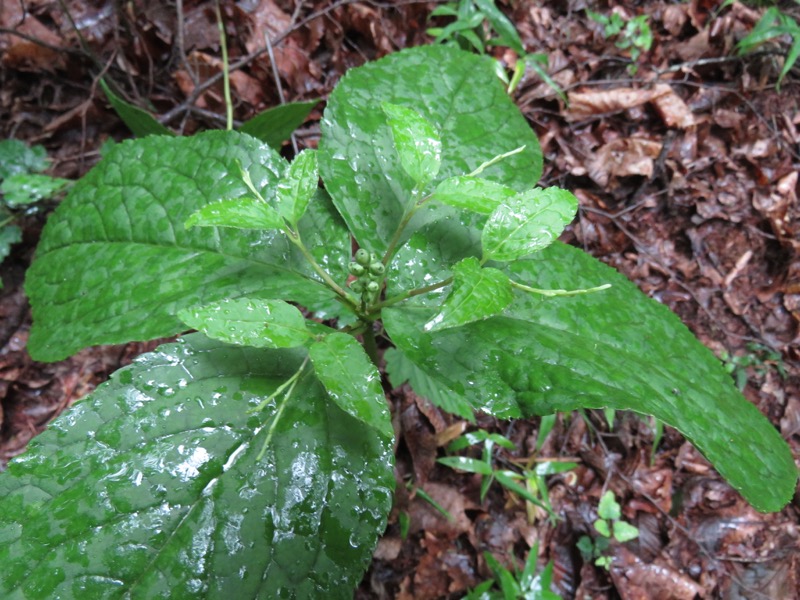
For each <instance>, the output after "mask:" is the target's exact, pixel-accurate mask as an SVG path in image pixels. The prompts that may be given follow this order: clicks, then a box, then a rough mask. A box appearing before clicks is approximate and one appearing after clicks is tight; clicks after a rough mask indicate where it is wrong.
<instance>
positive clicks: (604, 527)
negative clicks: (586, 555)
mask: <svg viewBox="0 0 800 600" xmlns="http://www.w3.org/2000/svg"><path fill="white" fill-rule="evenodd" d="M594 528H595V530H596V531H597V533H599V534H600V535H602V536H603V537H611V528H610V527H609V525H608V521H605V520H603V519H598V520H597V521H595V522H594Z"/></svg>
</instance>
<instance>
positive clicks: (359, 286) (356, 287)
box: [350, 279, 364, 294]
mask: <svg viewBox="0 0 800 600" xmlns="http://www.w3.org/2000/svg"><path fill="white" fill-rule="evenodd" d="M350 289H351V290H353V291H354V292H355V293H356V294H360V293H362V292H363V291H364V282H363V281H361V280H360V279H356V280H355V281H354V282H353V283H351V284H350Z"/></svg>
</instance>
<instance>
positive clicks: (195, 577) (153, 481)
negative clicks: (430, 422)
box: [0, 335, 394, 600]
mask: <svg viewBox="0 0 800 600" xmlns="http://www.w3.org/2000/svg"><path fill="white" fill-rule="evenodd" d="M304 354H305V351H304V350H300V349H297V350H263V349H254V348H244V347H232V346H229V345H226V344H222V343H220V342H214V341H211V340H208V339H207V338H204V337H203V336H201V335H192V336H188V337H186V338H184V339H183V340H181V341H180V342H178V343H176V344H169V345H165V346H161V347H160V348H159V349H158V350H157V351H155V352H153V353H151V354H146V355H143V356H142V357H140V358H138V359H137V361H136V363H135V364H134V365H132V366H130V367H127V368H125V369H123V370H120V371H118V372H117V373H116V374H115V375H114V376H113V377H112V379H111V381H110V382H108V383H106V384H104V385H103V386H101V387H100V388H98V389H97V390H96V391H95V392H94V393H93V394H92V395H91V396H89V397H88V398H86V399H84V400H82V401H81V402H79V403H78V404H76V405H75V406H74V407H72V408H70V409H69V410H68V411H67V412H66V413H64V414H63V415H62V416H61V417H60V418H59V419H57V420H56V421H55V422H54V423H53V424H51V425H50V427H49V429H48V430H47V431H45V432H44V433H43V434H42V435H41V436H39V437H37V438H36V439H35V440H34V441H33V442H32V443H31V445H30V448H29V449H28V451H27V452H26V453H25V454H23V455H22V456H20V457H18V458H16V459H14V460H13V461H12V462H11V464H10V465H9V467H8V470H7V471H6V472H4V473H1V474H0V497H2V498H3V510H2V511H0V540H2V543H0V560H2V561H3V571H2V575H0V597H2V598H4V599H8V600H22V599H24V598H59V599H61V600H73V599H76V600H77V599H80V598H143V599H144V598H147V599H155V598H197V599H208V600H211V599H222V600H227V599H230V598H248V599H249V598H258V599H261V598H263V599H265V600H267V599H272V598H281V597H296V598H341V599H345V598H352V589H353V587H354V586H355V585H357V584H358V582H359V581H360V579H361V577H362V575H363V571H364V569H365V567H366V565H367V564H368V562H369V560H370V557H371V554H372V548H373V547H374V545H375V543H376V541H377V538H378V536H379V535H380V534H381V533H382V532H383V530H384V528H385V526H386V515H387V514H388V512H389V509H390V508H391V504H392V489H393V486H394V476H393V472H392V462H393V460H392V444H391V441H390V440H388V439H385V438H383V437H381V436H379V435H377V434H376V433H375V432H373V431H372V430H371V429H370V428H368V427H364V426H363V425H362V424H361V423H360V422H359V421H357V420H355V419H353V418H352V417H351V416H349V415H347V414H345V413H344V412H342V411H341V410H340V409H339V408H338V407H337V406H336V405H334V404H332V403H331V402H329V401H328V399H327V398H326V395H325V390H324V389H323V388H322V386H321V385H320V384H319V382H317V381H316V380H315V379H314V378H313V377H311V376H306V377H302V378H301V379H300V381H299V383H298V384H297V386H296V387H295V389H294V392H293V395H292V396H291V398H289V400H288V401H286V402H285V404H280V401H273V402H271V403H270V404H268V405H267V406H266V407H265V408H264V410H263V411H262V412H259V413H257V414H252V413H250V412H249V411H251V410H252V409H253V408H254V407H256V406H257V405H258V404H259V403H260V402H261V401H262V400H263V399H265V398H266V397H267V396H269V395H270V394H271V393H272V392H273V391H274V390H275V389H276V387H277V386H278V385H280V384H281V383H282V382H283V381H285V380H286V379H287V378H288V377H289V376H290V375H291V374H292V373H293V372H295V371H296V370H297V368H298V367H299V366H300V364H301V362H302V359H303V355H304ZM281 406H282V410H279V408H280V407H281ZM265 441H266V442H267V444H266V451H265V453H264V455H263V457H262V458H261V459H260V460H258V455H259V454H260V452H261V449H262V448H263V447H264V443H265Z"/></svg>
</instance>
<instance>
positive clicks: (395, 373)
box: [383, 348, 475, 423]
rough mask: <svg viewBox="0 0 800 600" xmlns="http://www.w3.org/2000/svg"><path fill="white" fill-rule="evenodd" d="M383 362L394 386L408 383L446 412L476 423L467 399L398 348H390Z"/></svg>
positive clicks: (417, 392) (385, 353)
mask: <svg viewBox="0 0 800 600" xmlns="http://www.w3.org/2000/svg"><path fill="white" fill-rule="evenodd" d="M383 360H384V361H385V362H386V373H387V375H388V376H389V380H390V381H391V382H392V386H394V387H400V386H401V385H402V384H403V383H404V382H406V381H408V384H409V385H410V386H411V389H412V390H414V393H415V394H418V395H419V396H422V397H424V398H427V399H428V400H429V401H430V402H431V403H432V404H434V405H436V406H438V407H439V408H441V409H442V410H444V411H447V412H449V413H451V414H454V415H458V416H459V417H461V418H462V419H466V420H468V421H469V422H471V423H474V422H475V414H474V410H473V408H472V405H471V404H470V403H469V402H467V401H466V399H464V398H463V397H462V396H459V395H458V394H456V393H454V392H453V390H451V389H450V388H447V387H445V386H443V385H442V384H440V383H439V382H438V381H437V380H436V379H434V378H432V377H431V376H429V375H428V374H427V373H425V371H423V370H422V369H420V368H419V367H418V366H417V365H415V364H414V363H413V362H412V361H410V360H409V359H408V358H406V356H405V355H404V354H403V353H402V352H400V351H399V350H398V349H397V348H388V349H387V350H386V352H384V353H383Z"/></svg>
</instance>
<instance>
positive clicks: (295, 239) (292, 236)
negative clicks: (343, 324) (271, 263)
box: [284, 227, 356, 309]
mask: <svg viewBox="0 0 800 600" xmlns="http://www.w3.org/2000/svg"><path fill="white" fill-rule="evenodd" d="M284 233H286V235H287V237H288V238H289V240H290V241H291V242H292V243H293V244H294V245H295V246H297V248H298V249H299V250H300V252H301V253H302V254H303V256H304V257H305V259H306V260H307V261H308V264H310V265H311V268H312V269H314V272H315V273H316V274H317V275H319V276H320V277H321V278H322V281H324V282H325V284H326V285H327V286H328V287H329V288H331V289H332V290H333V291H334V292H335V293H336V295H337V296H339V297H340V298H341V299H342V300H344V301H345V302H346V303H347V304H348V306H350V307H351V308H353V309H355V308H356V302H355V300H353V298H352V296H350V294H348V293H347V291H345V289H344V288H342V286H340V285H339V284H338V283H336V282H335V281H334V280H333V278H332V277H331V276H330V275H328V273H327V271H325V269H323V268H322V267H321V266H320V265H319V263H318V262H317V260H316V259H315V258H314V256H313V255H312V254H311V252H309V251H308V248H306V245H305V244H304V243H303V240H301V239H300V234H299V233H295V232H294V231H292V230H291V229H289V228H288V227H287V228H286V229H284Z"/></svg>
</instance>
